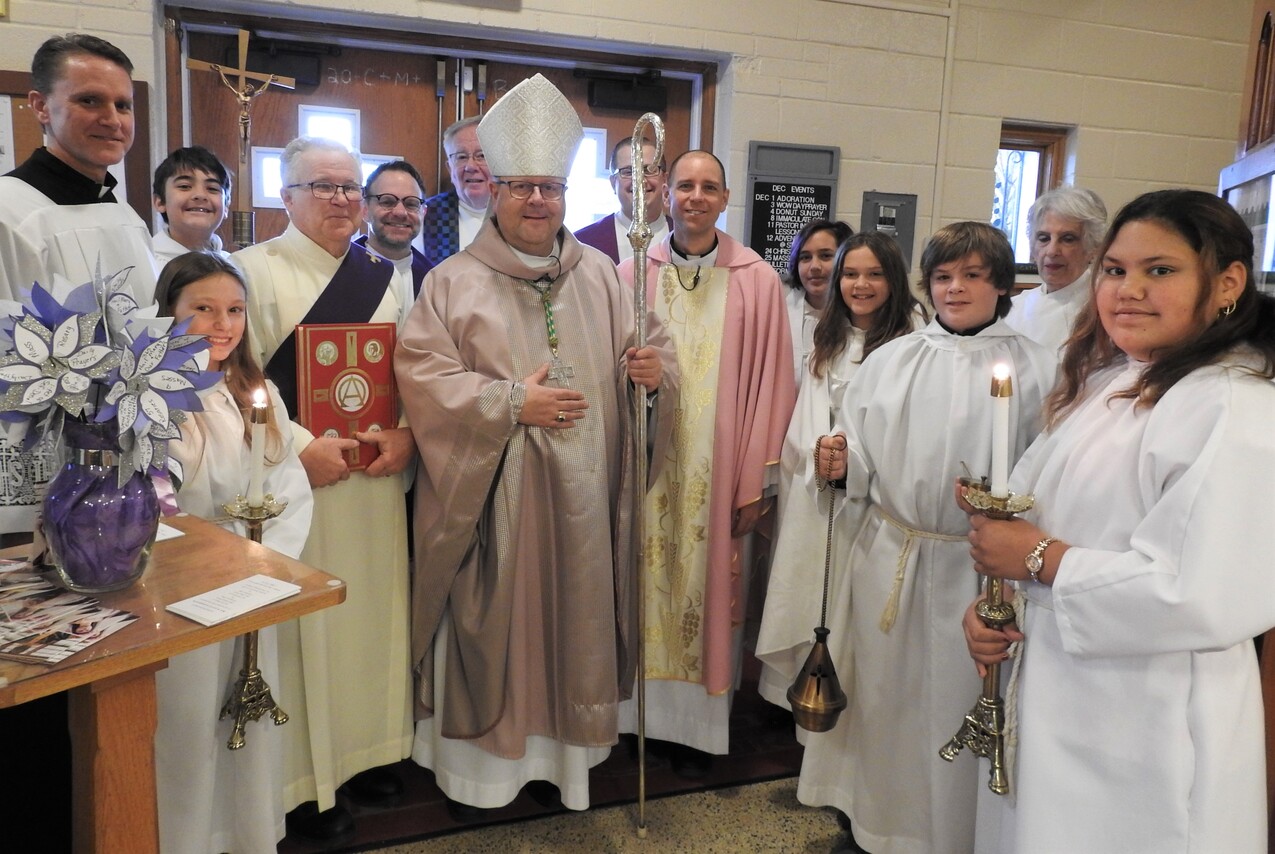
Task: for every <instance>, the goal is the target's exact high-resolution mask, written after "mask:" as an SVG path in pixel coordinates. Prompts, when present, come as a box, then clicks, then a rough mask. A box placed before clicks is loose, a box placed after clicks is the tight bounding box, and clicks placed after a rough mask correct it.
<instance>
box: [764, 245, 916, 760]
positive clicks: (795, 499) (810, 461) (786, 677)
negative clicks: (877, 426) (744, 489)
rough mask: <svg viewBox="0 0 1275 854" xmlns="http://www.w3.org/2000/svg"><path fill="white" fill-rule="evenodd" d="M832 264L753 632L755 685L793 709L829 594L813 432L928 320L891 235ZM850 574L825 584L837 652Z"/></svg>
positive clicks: (849, 510) (842, 518) (846, 519)
mask: <svg viewBox="0 0 1275 854" xmlns="http://www.w3.org/2000/svg"><path fill="white" fill-rule="evenodd" d="M816 248H817V247H816ZM827 267H828V269H827V271H826V272H824V273H823V275H824V276H825V277H826V278H827V279H828V281H829V282H830V283H831V287H830V288H829V290H828V293H827V303H828V308H827V310H826V311H823V312H821V314H820V319H819V323H818V324H817V325H816V327H815V329H814V330H813V334H812V338H811V340H812V347H811V356H810V359H809V361H808V362H807V363H806V367H804V368H803V371H804V372H805V373H806V374H807V376H806V377H805V379H804V380H802V382H801V384H800V389H801V391H800V392H799V393H798V395H797V408H796V409H795V410H794V411H793V417H792V421H791V422H790V424H789V425H788V434H787V436H785V438H784V448H783V454H782V456H781V457H780V461H779V466H780V477H779V513H778V533H777V538H776V541H775V549H774V556H773V557H772V558H771V563H770V579H769V585H768V588H767V591H766V606H765V611H764V612H763V614H762V622H761V631H760V634H759V635H758V639H757V657H758V658H759V659H760V660H761V662H762V669H761V676H760V678H759V680H758V689H759V691H760V692H761V695H762V696H763V697H764V698H766V699H767V700H769V701H770V702H772V703H775V704H776V705H779V706H783V707H784V708H788V698H787V692H788V687H789V686H790V685H791V684H792V681H793V679H794V678H796V676H797V672H798V670H799V669H800V668H801V665H802V662H804V661H805V660H806V656H807V655H808V654H809V653H810V647H811V641H812V639H813V637H814V635H813V631H812V630H813V629H814V627H815V626H816V625H818V623H819V615H820V605H821V604H822V601H823V575H824V572H823V569H824V557H825V551H826V545H827V534H828V517H827V507H828V498H827V494H826V493H820V494H819V500H818V504H817V505H816V503H815V502H813V501H811V500H810V494H809V491H808V483H809V482H813V480H814V477H815V472H814V458H813V456H812V452H813V451H814V447H815V441H816V440H817V439H818V438H819V437H820V436H823V435H825V434H826V433H827V432H828V431H829V430H831V429H832V427H833V418H834V413H835V409H836V406H835V404H834V401H840V400H842V399H844V398H845V393H846V384H847V383H849V382H850V378H851V377H852V376H854V374H855V371H857V370H858V369H859V365H860V364H862V362H863V360H864V359H865V358H867V357H868V356H869V355H870V354H871V353H872V352H873V351H874V350H876V349H877V348H878V347H880V346H881V345H883V344H886V343H888V342H889V341H892V340H894V339H895V338H898V337H899V336H900V335H906V334H908V333H909V332H912V331H913V330H914V329H918V328H920V327H921V326H924V325H925V321H926V315H925V312H924V310H923V309H922V308H921V306H920V305H919V304H918V303H917V300H916V297H915V296H913V294H912V288H911V286H910V285H909V284H908V265H907V262H906V261H905V260H904V259H903V252H902V250H900V248H899V244H898V242H897V241H896V240H895V239H894V238H893V237H891V236H889V235H888V234H883V233H882V232H879V231H865V232H862V233H860V234H856V235H854V236H853V237H848V238H847V239H846V241H845V242H843V243H842V244H841V246H840V247H839V248H838V249H837V251H836V254H835V256H834V258H833V260H832V261H831V262H830V263H829V264H828V265H827ZM795 340H796V339H794V341H795ZM820 474H822V473H820ZM862 520H863V502H862V501H854V502H852V505H851V506H847V507H846V508H844V509H843V510H842V511H841V513H840V515H839V517H838V521H839V525H838V529H837V532H836V534H835V535H834V538H833V547H834V549H835V550H836V552H835V555H834V557H833V565H834V566H836V567H838V568H840V567H844V566H845V564H846V561H847V560H848V556H849V554H850V543H851V542H852V541H853V540H854V535H855V534H856V533H857V532H858V524H859V522H861V521H862ZM844 580H845V573H844V572H840V571H838V572H836V573H835V574H834V575H833V581H832V589H831V590H830V591H829V594H830V596H829V598H830V604H829V617H830V621H831V623H832V625H833V627H834V628H833V631H832V634H831V636H830V637H829V642H830V643H831V644H832V645H833V648H834V650H836V651H837V653H838V657H840V653H842V652H845V653H846V654H848V652H847V651H846V639H847V634H846V630H845V617H846V616H847V614H848V612H849V598H848V595H849V591H848V589H847V587H846V585H845V584H842V583H841V582H843V581H844ZM799 735H800V733H799ZM809 743H810V742H807V744H809Z"/></svg>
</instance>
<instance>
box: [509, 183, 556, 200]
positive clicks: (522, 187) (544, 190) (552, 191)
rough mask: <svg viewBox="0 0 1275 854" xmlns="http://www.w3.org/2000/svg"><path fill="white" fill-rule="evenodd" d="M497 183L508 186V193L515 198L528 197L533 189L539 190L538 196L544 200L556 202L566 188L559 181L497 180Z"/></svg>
mask: <svg viewBox="0 0 1275 854" xmlns="http://www.w3.org/2000/svg"><path fill="white" fill-rule="evenodd" d="M496 183H497V184H503V185H504V186H506V187H508V188H509V195H511V196H513V197H514V198H515V199H519V200H521V199H529V198H531V193H532V191H534V190H539V191H540V198H542V199H544V200H545V201H546V202H556V201H558V200H559V199H561V198H562V194H563V192H564V191H565V190H566V189H567V185H566V184H563V183H561V182H559V181H546V182H544V183H543V184H536V183H533V182H531V181H497V182H496Z"/></svg>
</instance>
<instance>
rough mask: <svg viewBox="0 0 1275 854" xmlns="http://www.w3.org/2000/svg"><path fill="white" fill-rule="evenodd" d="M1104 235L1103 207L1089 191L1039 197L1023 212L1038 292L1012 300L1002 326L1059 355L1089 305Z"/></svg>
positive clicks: (1072, 190)
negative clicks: (1093, 264) (1091, 274)
mask: <svg viewBox="0 0 1275 854" xmlns="http://www.w3.org/2000/svg"><path fill="white" fill-rule="evenodd" d="M1106 230H1107V206H1106V205H1104V204H1103V203H1102V199H1100V198H1099V197H1098V194H1097V193H1095V192H1093V191H1092V190H1086V189H1083V188H1081V187H1059V188H1057V189H1056V190H1050V191H1049V192H1046V193H1042V194H1041V195H1040V197H1039V198H1037V199H1036V201H1035V203H1034V204H1033V205H1032V206H1031V209H1030V210H1029V211H1028V212H1027V233H1028V234H1030V235H1031V243H1032V260H1033V261H1035V262H1036V268H1037V270H1039V272H1040V280H1041V283H1040V287H1037V288H1032V289H1031V290H1030V291H1027V292H1025V293H1022V294H1019V295H1018V296H1016V297H1014V302H1013V307H1012V308H1011V309H1010V312H1009V316H1008V317H1006V318H1005V322H1006V323H1008V324H1009V325H1010V326H1012V327H1014V328H1015V329H1017V330H1018V331H1019V332H1021V333H1023V334H1024V335H1026V336H1027V337H1028V338H1031V339H1032V340H1033V341H1035V342H1036V343H1038V344H1042V345H1044V346H1046V347H1049V348H1050V349H1052V350H1058V351H1061V350H1062V346H1063V343H1064V342H1065V341H1066V340H1067V336H1069V335H1071V326H1072V323H1073V322H1074V321H1075V319H1076V315H1078V314H1080V311H1081V309H1083V308H1084V307H1085V305H1086V304H1087V303H1088V301H1089V288H1088V287H1086V286H1085V283H1084V282H1083V281H1082V280H1083V279H1086V278H1087V274H1088V271H1089V265H1090V263H1091V262H1092V261H1093V257H1094V253H1095V252H1096V251H1097V249H1098V244H1099V243H1101V242H1102V238H1103V233H1104V232H1105V231H1106Z"/></svg>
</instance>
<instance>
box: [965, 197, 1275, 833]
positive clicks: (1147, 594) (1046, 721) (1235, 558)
mask: <svg viewBox="0 0 1275 854" xmlns="http://www.w3.org/2000/svg"><path fill="white" fill-rule="evenodd" d="M1252 259H1253V238H1252V234H1251V232H1250V231H1249V229H1248V227H1247V226H1246V225H1245V224H1244V221H1243V219H1242V218H1241V217H1240V215H1239V214H1238V213H1237V212H1236V211H1235V210H1234V209H1233V208H1231V207H1230V206H1229V205H1228V204H1226V203H1225V202H1224V201H1222V200H1221V199H1219V198H1217V197H1216V196H1213V195H1210V194H1208V193H1203V192H1197V191H1193V190H1163V191H1159V192H1154V193H1148V194H1146V195H1143V196H1140V197H1138V198H1137V199H1135V200H1133V201H1132V202H1130V203H1129V204H1128V205H1126V206H1125V208H1124V209H1123V210H1121V211H1120V213H1119V214H1117V216H1116V218H1115V221H1114V222H1113V223H1112V226H1111V230H1110V231H1109V232H1108V234H1107V237H1106V240H1105V241H1104V243H1103V245H1102V247H1101V248H1100V250H1099V253H1098V268H1097V270H1096V272H1095V274H1094V277H1093V280H1092V285H1091V288H1092V291H1093V300H1092V304H1091V306H1090V308H1088V309H1086V311H1085V312H1084V313H1082V315H1081V316H1080V318H1079V319H1078V321H1077V326H1076V336H1075V337H1074V339H1073V340H1072V341H1071V342H1070V344H1069V346H1068V347H1067V349H1066V352H1065V355H1064V358H1063V365H1062V372H1061V379H1060V381H1059V384H1058V386H1057V387H1056V388H1055V389H1054V391H1053V392H1052V393H1051V394H1050V396H1049V398H1048V401H1047V404H1046V410H1045V415H1046V419H1047V429H1046V432H1045V433H1044V434H1043V435H1042V436H1041V437H1040V438H1039V439H1038V440H1037V442H1036V443H1035V444H1034V445H1033V446H1032V447H1031V449H1030V450H1029V451H1028V452H1027V454H1026V455H1025V456H1024V457H1023V459H1022V460H1021V461H1020V462H1019V464H1018V465H1017V467H1016V468H1015V469H1014V472H1013V475H1012V477H1011V482H1010V486H1011V488H1012V489H1013V490H1014V491H1015V492H1022V493H1034V494H1035V507H1034V509H1033V510H1032V511H1030V512H1028V513H1027V514H1024V517H1023V518H1021V519H1017V520H1013V521H1009V522H997V521H993V520H990V519H986V518H984V517H981V516H978V515H971V516H970V522H971V525H972V527H973V532H972V533H971V534H970V542H971V545H972V548H971V549H970V554H971V555H972V556H973V558H974V561H975V568H976V569H977V570H978V571H980V572H982V573H984V574H986V575H992V576H997V577H1000V578H1005V579H1011V580H1013V581H1014V582H1015V583H1016V584H1018V585H1019V586H1020V588H1021V589H1022V591H1023V592H1024V594H1025V598H1026V603H1025V606H1024V609H1023V610H1022V611H1021V612H1020V615H1021V618H1022V625H1021V628H1022V631H1021V632H1019V631H1018V630H1017V629H1016V628H1014V627H1006V630H1005V631H1004V632H997V631H993V630H991V629H988V628H986V627H985V626H983V625H982V623H981V621H979V620H978V618H977V617H975V616H973V615H972V614H971V613H967V614H966V617H965V633H966V636H967V639H968V643H969V648H970V652H971V654H972V655H973V657H974V659H975V661H976V662H978V663H979V668H980V670H981V669H982V667H983V665H985V664H989V663H991V662H993V661H999V660H1002V659H1004V658H1005V657H1006V650H1007V647H1008V643H1009V641H1011V640H1022V645H1021V647H1020V648H1019V652H1018V655H1017V657H1016V659H1015V663H1014V668H1015V675H1014V677H1012V679H1013V681H1012V682H1011V685H1012V684H1014V683H1015V682H1016V688H1011V689H1010V694H1009V695H1008V698H1007V702H1008V703H1010V704H1012V703H1014V702H1015V698H1016V704H1017V706H1016V709H1015V708H1014V707H1013V705H1010V707H1009V709H1008V711H1009V720H1010V724H1011V726H1014V725H1015V720H1016V721H1017V724H1016V732H1011V733H1010V736H1009V738H1010V743H1014V742H1016V743H1017V751H1016V756H1015V755H1014V754H1013V753H1011V754H1010V756H1009V757H1008V759H1009V761H1008V765H1009V774H1010V778H1009V782H1010V787H1011V794H1012V798H996V797H995V796H991V795H990V794H989V793H986V792H984V793H982V796H986V797H985V802H983V801H981V802H980V804H979V822H978V847H979V850H982V851H1012V852H1023V854H1031V852H1045V851H1048V852H1053V851H1139V852H1141V851H1147V852H1151V851H1156V852H1159V851H1177V852H1201V853H1202V854H1203V853H1204V852H1220V851H1226V852H1264V851H1266V848H1267V826H1266V798H1265V794H1266V780H1265V776H1264V775H1265V771H1264V762H1263V753H1264V751H1263V718H1262V697H1261V687H1260V684H1259V680H1258V667H1257V660H1256V657H1255V654H1254V648H1253V644H1252V642H1251V638H1252V637H1254V636H1255V635H1259V634H1261V633H1262V632H1264V631H1266V630H1268V629H1270V628H1271V627H1272V626H1275V573H1273V572H1272V567H1273V566H1275V528H1273V527H1272V525H1271V519H1272V518H1273V517H1275V491H1273V490H1272V488H1271V472H1272V471H1275V440H1272V434H1271V425H1272V423H1275V385H1272V384H1271V382H1270V378H1271V377H1272V376H1273V375H1275V302H1273V301H1272V300H1271V298H1270V297H1268V296H1264V295H1261V294H1259V293H1258V292H1257V291H1256V289H1255V285H1254V281H1253V273H1252ZM1031 556H1035V557H1036V558H1037V559H1038V560H1035V561H1031V562H1030V563H1029V562H1028V559H1029V558H1030V557H1031ZM1024 635H1025V636H1026V638H1025V639H1024Z"/></svg>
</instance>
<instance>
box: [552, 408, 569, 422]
mask: <svg viewBox="0 0 1275 854" xmlns="http://www.w3.org/2000/svg"><path fill="white" fill-rule="evenodd" d="M553 420H554V421H557V422H558V423H559V424H561V423H562V422H563V421H566V420H567V413H565V412H563V411H562V410H561V409H559V410H558V417H557V418H555V419H553Z"/></svg>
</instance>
